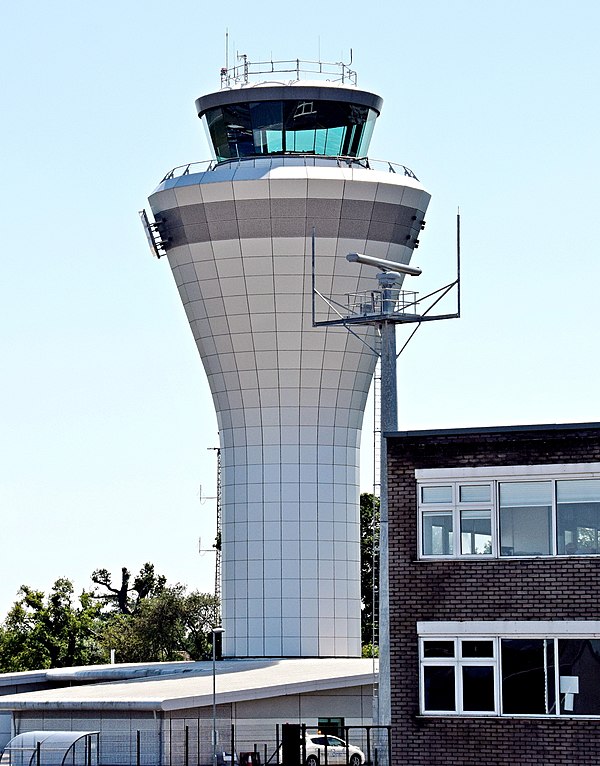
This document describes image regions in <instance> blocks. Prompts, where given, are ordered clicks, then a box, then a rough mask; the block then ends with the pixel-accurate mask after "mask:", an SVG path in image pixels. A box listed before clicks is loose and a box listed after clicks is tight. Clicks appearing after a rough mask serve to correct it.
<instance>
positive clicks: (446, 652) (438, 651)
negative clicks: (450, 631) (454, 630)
mask: <svg viewBox="0 0 600 766" xmlns="http://www.w3.org/2000/svg"><path fill="white" fill-rule="evenodd" d="M423 657H454V641H423Z"/></svg>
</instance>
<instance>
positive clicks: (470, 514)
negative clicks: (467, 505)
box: [460, 510, 492, 556]
mask: <svg viewBox="0 0 600 766" xmlns="http://www.w3.org/2000/svg"><path fill="white" fill-rule="evenodd" d="M460 552H461V553H462V554H463V555H465V556H466V555H470V554H480V555H487V556H489V555H491V553H492V512H491V511H490V510H487V511H461V512H460Z"/></svg>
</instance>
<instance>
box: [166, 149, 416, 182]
mask: <svg viewBox="0 0 600 766" xmlns="http://www.w3.org/2000/svg"><path fill="white" fill-rule="evenodd" d="M273 161H275V163H276V164H277V165H278V166H281V165H283V166H286V165H288V166H294V165H296V166H297V165H300V166H302V165H303V166H304V167H323V166H327V165H330V164H332V165H335V166H336V167H339V168H343V169H348V168H350V169H360V170H377V171H383V172H387V173H398V174H399V175H403V176H407V177H408V178H413V179H414V180H415V181H418V180H419V179H418V178H417V176H416V175H415V174H414V173H413V171H412V170H411V169H410V168H408V167H406V165H401V164H399V163H397V162H389V161H388V160H373V159H371V158H370V157H341V156H340V157H327V156H326V155H321V154H277V155H265V156H263V157H243V158H239V159H232V160H222V161H221V162H217V160H202V161H200V162H188V164H187V165H178V166H177V167H176V168H173V169H172V170H170V171H169V172H168V173H167V174H166V175H165V176H164V178H163V179H162V181H161V183H163V182H164V181H170V180H171V179H172V178H179V177H181V176H187V175H192V174H195V173H206V172H211V171H213V170H217V168H219V169H220V168H224V167H227V166H231V165H242V164H243V165H244V167H261V168H267V167H269V166H270V164H271V163H272V162H273Z"/></svg>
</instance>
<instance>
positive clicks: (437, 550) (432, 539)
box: [423, 512, 454, 556]
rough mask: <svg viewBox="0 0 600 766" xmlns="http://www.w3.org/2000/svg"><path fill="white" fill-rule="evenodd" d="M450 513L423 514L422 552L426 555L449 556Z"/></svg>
mask: <svg viewBox="0 0 600 766" xmlns="http://www.w3.org/2000/svg"><path fill="white" fill-rule="evenodd" d="M453 552H454V551H453V544H452V513H450V512H447V513H424V514H423V553H424V554H425V555H426V556H451V555H452V553H453Z"/></svg>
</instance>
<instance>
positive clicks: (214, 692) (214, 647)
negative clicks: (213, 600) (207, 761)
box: [211, 628, 233, 766]
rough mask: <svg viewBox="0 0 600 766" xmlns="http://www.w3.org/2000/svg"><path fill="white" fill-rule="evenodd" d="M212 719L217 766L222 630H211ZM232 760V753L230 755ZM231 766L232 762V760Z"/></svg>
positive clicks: (214, 760)
mask: <svg viewBox="0 0 600 766" xmlns="http://www.w3.org/2000/svg"><path fill="white" fill-rule="evenodd" d="M211 632H212V681H213V688H212V719H213V731H212V736H213V766H217V665H216V660H217V635H221V634H222V633H224V632H225V631H224V630H223V628H213V629H212V631H211ZM231 758H232V759H233V753H232V754H231ZM232 766H233V760H232Z"/></svg>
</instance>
